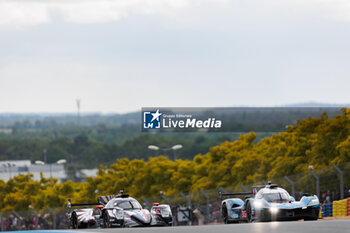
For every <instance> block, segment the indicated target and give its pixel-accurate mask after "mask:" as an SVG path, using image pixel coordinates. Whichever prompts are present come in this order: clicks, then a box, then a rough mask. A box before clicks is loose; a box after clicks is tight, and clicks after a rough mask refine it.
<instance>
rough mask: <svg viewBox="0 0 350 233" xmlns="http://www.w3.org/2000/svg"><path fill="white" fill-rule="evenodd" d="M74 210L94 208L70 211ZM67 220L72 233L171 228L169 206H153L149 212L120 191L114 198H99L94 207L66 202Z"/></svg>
mask: <svg viewBox="0 0 350 233" xmlns="http://www.w3.org/2000/svg"><path fill="white" fill-rule="evenodd" d="M73 206H96V207H95V208H82V209H72V207H73ZM66 218H67V220H68V225H69V227H71V228H73V229H77V228H85V227H104V228H110V227H138V226H171V225H172V222H173V218H172V213H171V209H170V206H169V205H159V204H158V203H154V204H153V206H152V208H151V211H149V210H147V209H143V208H142V206H141V205H140V203H139V202H138V201H137V200H136V199H134V198H132V197H129V195H128V194H124V192H123V191H121V192H120V193H119V194H117V195H110V196H101V197H98V198H97V203H85V204H83V203H79V204H72V203H71V202H70V200H69V199H68V203H67V213H66Z"/></svg>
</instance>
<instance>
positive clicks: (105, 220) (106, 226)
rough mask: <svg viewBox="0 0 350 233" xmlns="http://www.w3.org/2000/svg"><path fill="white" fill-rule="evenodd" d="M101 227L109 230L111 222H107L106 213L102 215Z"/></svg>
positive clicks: (107, 216)
mask: <svg viewBox="0 0 350 233" xmlns="http://www.w3.org/2000/svg"><path fill="white" fill-rule="evenodd" d="M103 227H104V228H111V222H110V221H109V215H108V213H106V212H105V213H104V214H103Z"/></svg>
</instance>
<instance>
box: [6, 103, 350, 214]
mask: <svg viewBox="0 0 350 233" xmlns="http://www.w3.org/2000/svg"><path fill="white" fill-rule="evenodd" d="M349 120H350V109H342V114H339V115H336V116H334V117H333V118H329V117H328V114H327V113H324V114H322V115H321V116H320V117H318V118H313V117H309V118H308V119H304V120H300V121H299V122H298V124H296V125H293V126H290V127H288V129H286V130H285V131H284V132H280V133H276V134H274V135H272V136H270V137H265V138H263V139H262V140H260V141H256V138H257V134H256V133H254V132H250V133H247V134H244V135H241V136H240V137H239V138H238V139H237V140H233V141H225V142H223V143H221V144H219V145H216V146H212V147H211V148H210V150H209V151H208V152H207V153H199V154H197V155H195V156H194V158H193V160H183V159H179V160H176V161H172V160H170V159H168V158H167V157H165V156H157V157H150V158H149V159H148V160H145V159H137V158H136V159H128V158H119V159H117V161H116V162H115V163H113V164H111V165H110V166H104V165H101V166H100V167H99V170H98V174H97V177H95V178H92V177H88V178H87V180H86V182H83V183H74V182H72V181H70V180H69V181H67V182H65V183H62V184H58V183H57V182H56V181H55V180H54V182H53V183H54V184H53V186H52V187H51V185H50V182H49V181H48V180H47V179H45V178H42V179H41V181H33V180H32V179H31V175H30V174H29V175H20V176H17V177H14V178H12V179H11V180H10V181H8V182H3V181H0V198H1V199H2V200H3V202H1V203H0V210H2V211H4V210H9V209H27V208H28V206H29V205H33V207H34V208H44V207H62V206H63V205H64V203H65V201H66V198H72V200H75V201H76V202H79V201H95V200H96V197H97V196H99V195H107V194H115V193H116V192H118V191H119V190H120V189H123V190H126V191H127V192H129V193H130V194H131V195H132V196H134V197H136V198H140V197H152V196H159V193H160V192H163V193H165V194H166V195H171V194H175V193H179V192H188V191H196V190H200V189H203V190H206V189H218V188H219V187H232V186H237V185H240V184H253V183H257V182H261V181H262V180H273V179H274V178H277V177H283V176H284V175H287V176H289V175H293V174H296V173H302V172H306V171H307V170H308V168H309V166H310V165H312V166H313V167H314V168H315V169H317V168H323V167H327V166H330V165H332V164H343V163H346V162H350V124H349ZM79 140H82V141H78V139H77V141H74V142H73V143H79V144H84V143H89V141H88V140H85V139H79ZM61 143H62V144H65V142H64V141H63V142H61ZM68 144H69V143H68ZM95 149H96V150H97V151H100V149H102V148H95ZM77 150H78V149H77ZM77 153H81V154H84V153H83V152H79V151H77ZM126 153H127V151H126ZM81 159H82V158H81ZM99 159H101V160H102V157H99ZM76 162H79V161H76ZM347 176H348V174H347ZM349 178H350V177H346V179H345V180H348V179H349ZM300 180H301V182H302V181H303V179H302V178H300Z"/></svg>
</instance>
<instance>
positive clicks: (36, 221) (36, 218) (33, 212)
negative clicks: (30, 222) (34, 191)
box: [29, 209, 39, 230]
mask: <svg viewBox="0 0 350 233" xmlns="http://www.w3.org/2000/svg"><path fill="white" fill-rule="evenodd" d="M29 211H30V212H32V214H33V215H34V217H35V223H36V224H35V230H38V222H39V218H38V215H37V214H36V213H35V211H34V210H33V209H30V210H29Z"/></svg>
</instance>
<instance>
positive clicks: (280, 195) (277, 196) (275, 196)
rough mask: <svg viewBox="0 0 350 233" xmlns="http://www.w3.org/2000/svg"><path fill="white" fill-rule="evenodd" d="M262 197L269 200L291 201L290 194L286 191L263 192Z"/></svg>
mask: <svg viewBox="0 0 350 233" xmlns="http://www.w3.org/2000/svg"><path fill="white" fill-rule="evenodd" d="M262 198H263V199H265V200H266V201H268V202H287V201H289V196H288V194H287V193H284V192H276V193H263V194H262Z"/></svg>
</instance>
